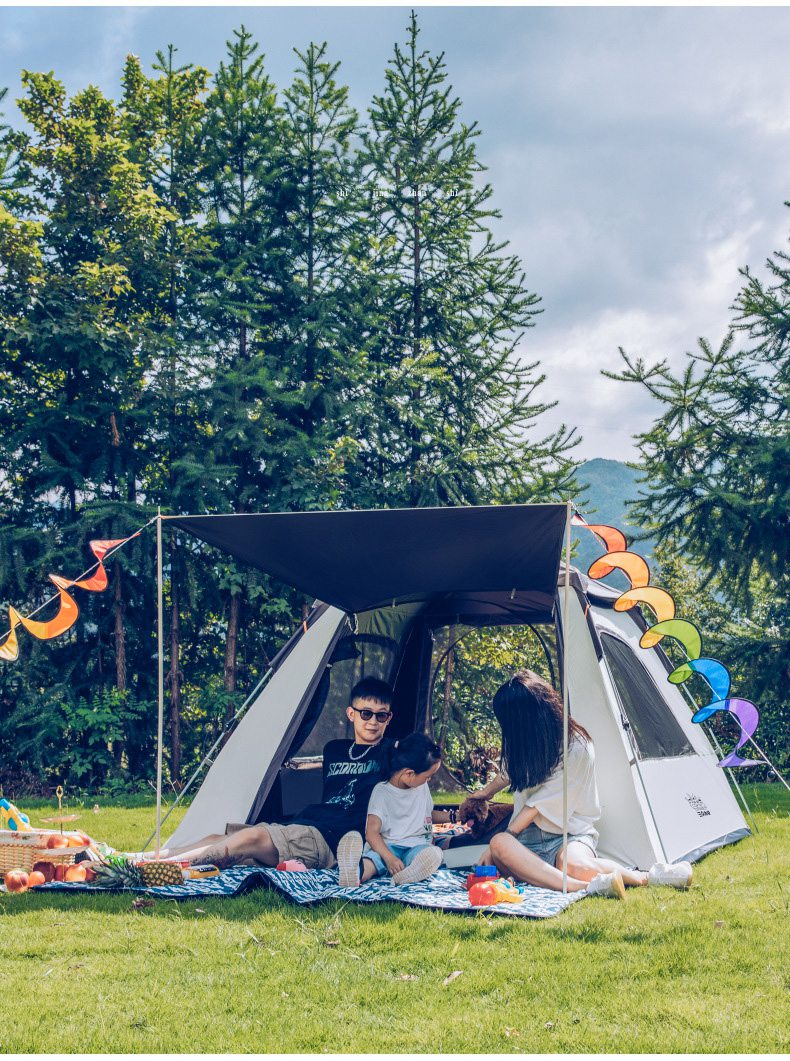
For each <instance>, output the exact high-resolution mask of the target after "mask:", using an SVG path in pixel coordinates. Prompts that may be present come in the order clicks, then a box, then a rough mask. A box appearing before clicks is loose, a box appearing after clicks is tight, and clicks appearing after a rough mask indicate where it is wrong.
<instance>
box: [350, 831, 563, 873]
mask: <svg viewBox="0 0 790 1061" xmlns="http://www.w3.org/2000/svg"><path fill="white" fill-rule="evenodd" d="M560 839H562V838H560ZM387 847H388V848H389V849H390V851H391V852H392V853H393V855H395V857H396V858H399V859H400V860H401V862H402V863H403V865H404V866H408V865H410V864H411V863H412V862H413V861H414V858H415V856H416V855H417V854H418V852H420V851H424V850H425V848H426V847H433V844H417V846H416V847H401V846H400V845H399V844H387ZM362 857H363V858H367V859H369V860H370V861H371V862H372V863H373V865H374V866H375V867H376V876H377V877H386V876H387V875H388V874H389V870H388V869H387V867H386V866H385V864H384V859H383V858H382V857H381V855H380V854H378V852H377V851H374V850H373V848H372V847H371V846H370V845H369V844H365V847H364V848H363V850H362Z"/></svg>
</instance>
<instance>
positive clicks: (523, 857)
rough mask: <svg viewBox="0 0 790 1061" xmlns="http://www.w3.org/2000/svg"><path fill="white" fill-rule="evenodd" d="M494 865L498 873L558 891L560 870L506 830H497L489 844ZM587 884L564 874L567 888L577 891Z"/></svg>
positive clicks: (560, 889)
mask: <svg viewBox="0 0 790 1061" xmlns="http://www.w3.org/2000/svg"><path fill="white" fill-rule="evenodd" d="M489 849H490V851H491V857H492V858H493V860H494V865H495V866H496V867H497V869H498V870H499V872H500V873H502V874H504V875H505V876H508V877H515V878H516V880H520V881H524V882H525V883H526V884H534V885H536V886H537V887H538V888H551V889H552V890H553V891H562V872H561V871H560V870H558V869H557V868H556V866H550V865H549V864H548V862H544V861H543V859H542V858H539V857H538V855H536V854H535V853H534V852H533V851H530V850H529V849H528V848H526V847H524V845H523V844H520V843H519V842H518V840H517V839H516V838H515V836H512V835H511V834H510V833H497V834H496V835H495V836H492V837H491V843H490V844H489ZM586 887H587V881H586V880H578V879H576V878H575V877H573V876H571V874H570V873H569V874H568V891H569V892H580V891H583V890H584V889H585V888H586Z"/></svg>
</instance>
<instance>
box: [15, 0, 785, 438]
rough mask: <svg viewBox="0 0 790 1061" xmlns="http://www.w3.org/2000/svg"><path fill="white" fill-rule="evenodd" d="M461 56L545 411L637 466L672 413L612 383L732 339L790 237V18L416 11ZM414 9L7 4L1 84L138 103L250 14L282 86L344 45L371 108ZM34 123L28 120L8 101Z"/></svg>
mask: <svg viewBox="0 0 790 1061" xmlns="http://www.w3.org/2000/svg"><path fill="white" fill-rule="evenodd" d="M417 11H418V14H419V18H420V24H421V27H422V38H421V39H422V43H423V46H424V47H426V48H428V49H430V50H431V51H444V52H445V61H446V64H447V69H448V73H449V76H450V80H451V82H452V84H453V86H454V88H455V90H456V92H457V94H458V95H459V96H460V98H461V99H462V100H463V103H464V107H463V116H464V118H465V120H467V121H472V120H476V121H477V122H478V123H479V125H480V126H481V129H482V136H481V137H480V139H479V141H478V144H479V154H480V157H481V160H482V161H483V162H484V163H485V164H486V165H487V166H488V170H489V172H488V174H487V177H488V179H489V180H490V182H491V184H492V185H493V188H494V201H495V205H496V206H497V207H498V208H499V209H500V210H501V212H502V220H501V221H500V222H497V223H496V226H495V231H496V234H497V235H498V236H500V237H502V238H507V239H508V240H510V244H511V249H512V250H513V251H514V252H516V253H517V254H518V255H519V256H520V257H521V259H522V261H523V264H524V268H525V272H526V276H527V282H528V285H529V287H530V288H531V290H533V291H536V292H537V293H538V294H540V295H541V296H542V298H543V308H544V313H543V315H542V316H541V317H540V318H539V320H538V324H537V326H536V327H535V328H534V329H532V330H531V331H530V332H528V333H527V336H526V337H525V340H524V343H523V345H522V348H521V351H520V352H521V354H522V356H523V357H525V358H527V359H529V360H535V359H539V360H540V361H541V364H542V369H543V371H545V373H546V377H547V379H546V383H545V384H544V386H543V389H542V397H543V398H544V400H548V399H552V400H554V399H556V400H558V402H559V406H558V408H557V410H556V411H554V412H553V413H552V414H550V415H549V417H548V418H547V420H546V423H547V424H551V425H552V426H553V425H555V424H556V423H559V421H560V420H563V421H565V422H567V423H571V424H575V425H577V426H578V427H579V429H580V431H581V433H582V434H583V435H584V442H583V444H582V445H581V446H580V448H579V451H578V452H579V455H580V456H582V457H586V458H589V457H594V456H602V457H613V458H617V459H628V458H630V457H632V456H634V455H635V450H634V447H633V442H632V435H633V434H634V433H635V432H637V431H639V430H640V429H642V428H643V427H645V426H646V425H647V424H649V422H650V420H651V417H652V415H653V414H654V411H655V410H654V408H653V406H652V404H651V401H650V399H649V398H648V397H647V396H646V395H644V394H642V393H640V392H639V391H638V390H636V389H635V388H632V387H629V386H627V385H625V384H618V383H615V382H612V381H610V380H607V379H605V378H604V377H602V376H601V374H600V370H601V369H602V368H609V369H613V368H617V367H618V365H619V355H618V352H617V350H618V347H619V346H622V347H624V348H625V349H627V350H628V351H629V352H631V353H635V354H640V355H642V356H643V357H645V358H647V359H648V360H655V359H658V358H664V357H666V358H669V359H670V360H671V361H672V362H673V363H675V364H680V363H681V362H682V360H683V355H684V352H685V351H687V350H691V349H693V347H694V345H695V342H696V337H697V336H700V335H704V336H707V337H708V338H709V339H711V340H712V341H713V342H718V341H720V340H721V338H722V337H723V335H724V332H725V330H726V326H727V322H728V320H729V314H728V306H729V305H730V303H731V302H732V299H733V297H734V295H735V294H736V292H737V290H738V286H739V277H738V268H739V267H740V266H744V265H746V264H750V265H751V266H753V267H754V268H757V269H759V268H760V267H761V266H762V263H763V262H764V260H765V258H766V256H767V255H768V254H769V253H771V252H772V251H773V250H775V249H777V248H779V247H785V248H786V244H787V233H788V211H787V208H786V207H785V206H783V202H784V201H785V200H786V199H788V198H790V187H788V180H787V175H788V173H790V79H788V78H787V75H786V69H787V56H788V55H790V9H787V8H624V7H620V8H589V7H587V8H570V7H560V8H513V7H509V8H476V7H459V8H449V7H429V8H419V7H418V8H417ZM407 19H408V9H407V8H403V7H388V8H384V7H353V8H349V7H346V8H340V7H320V8H308V7H290V8H286V7H272V8H266V7H244V8H233V7H224V8H218V7H170V8H163V7H126V8H124V7H116V8H101V7H91V8H84V7H83V8H69V7H57V8H42V7H29V8H14V7H11V8H9V7H0V86H3V85H5V86H8V88H9V97H11V96H15V95H17V94H18V92H19V73H20V70H21V69H23V68H26V69H31V70H50V69H54V70H55V72H56V74H57V75H58V76H59V77H60V78H61V79H62V80H63V81H64V82H65V84H66V87H67V89H68V90H69V91H76V90H77V89H79V88H81V87H84V86H85V85H86V84H88V83H94V84H99V85H100V86H101V87H102V88H103V89H104V90H105V91H106V92H108V93H110V94H114V93H116V92H117V90H118V83H119V75H120V71H121V67H122V62H123V58H124V56H125V55H126V54H127V53H128V52H134V53H135V54H137V55H139V56H140V57H141V58H142V59H143V61H144V62H145V63H147V64H150V61H151V59H152V58H153V55H154V52H155V51H156V49H158V48H164V47H165V46H166V45H167V44H168V43H171V42H172V43H173V44H175V45H176V46H177V47H178V49H179V54H178V58H179V59H180V60H181V61H182V62H187V61H191V62H195V63H201V64H203V65H205V66H207V67H208V68H209V69H215V68H216V65H217V63H218V61H219V59H220V58H221V57H222V55H223V52H224V42H225V40H226V39H227V38H228V37H229V36H230V35H231V33H232V30H233V29H234V28H235V27H238V26H239V25H240V24H241V23H242V22H243V23H244V24H245V25H246V26H247V27H248V28H249V29H250V30H252V31H253V33H254V34H255V36H256V38H257V39H258V40H259V42H260V44H261V48H262V50H263V51H264V52H265V54H266V56H267V65H268V69H269V73H270V75H271V76H272V78H273V79H274V81H275V83H276V84H278V85H279V86H281V87H283V86H285V85H286V84H287V83H288V81H289V80H290V77H291V74H292V71H293V66H294V56H293V53H292V48H293V47H294V46H297V47H300V48H301V47H303V46H304V45H305V44H307V43H308V42H309V41H310V40H317V41H323V40H326V41H328V43H329V53H330V56H332V57H333V58H335V59H339V60H340V61H341V63H342V67H341V74H342V76H343V77H344V78H345V80H346V82H347V84H348V85H349V87H350V89H351V97H352V102H353V103H354V104H355V105H356V106H357V107H358V109H359V110H360V111H362V112H364V110H365V107H366V105H367V103H368V102H369V100H370V98H371V96H372V95H373V94H374V93H377V92H380V91H381V90H382V88H383V84H384V68H385V64H386V62H387V59H388V58H389V56H390V55H391V52H392V46H393V43H394V42H395V41H396V40H403V38H404V33H405V27H406V23H407ZM6 109H7V112H8V114H7V116H10V117H11V118H12V120H13V118H14V107H13V105H11V106H10V107H7V108H6Z"/></svg>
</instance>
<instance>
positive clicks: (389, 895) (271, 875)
mask: <svg viewBox="0 0 790 1061" xmlns="http://www.w3.org/2000/svg"><path fill="white" fill-rule="evenodd" d="M465 881H466V871H459V870H449V869H443V870H439V872H438V873H434V875H433V876H432V877H430V878H429V879H428V880H425V881H420V882H419V883H418V884H402V885H397V884H393V883H392V880H391V878H386V879H384V878H381V877H378V878H374V879H373V880H371V881H367V882H366V883H365V884H362V885H361V886H360V887H359V888H341V887H340V886H339V885H338V882H337V870H336V869H321V870H308V871H307V872H306V873H286V872H284V871H280V870H276V869H264V868H257V867H251V866H234V867H232V868H231V869H226V870H223V871H222V873H220V874H219V876H217V877H205V878H203V879H201V880H190V881H184V883H183V884H171V885H168V886H166V887H162V888H143V887H136V888H129V889H127V890H128V891H131V892H139V893H143V894H145V895H150V896H152V897H155V898H160V899H177V900H180V899H214V898H225V897H230V896H234V895H241V894H242V893H243V892H246V891H250V890H251V889H253V888H260V887H271V888H273V889H275V890H276V891H278V892H281V893H282V894H283V895H285V896H287V898H288V899H290V900H291V901H292V902H294V903H298V904H299V905H300V906H311V905H313V904H315V903H321V902H327V901H328V900H330V899H342V900H343V901H344V902H352V903H380V902H387V901H390V902H398V903H405V904H406V905H407V906H421V907H425V908H426V909H429V910H446V911H448V912H450V913H467V914H468V913H476V912H477V911H478V910H480V909H483V910H485V912H486V913H491V914H505V915H507V916H509V917H532V918H546V917H554V916H555V915H556V914H559V913H561V912H562V911H563V910H565V909H566V907H568V906H570V905H571V903H575V902H577V901H578V900H579V899H582V898H584V896H585V895H586V894H587V892H573V893H572V894H568V895H563V894H562V892H555V891H550V890H549V889H547V888H533V887H529V888H527V894H526V897H525V899H524V901H523V902H521V903H498V904H497V905H496V906H486V907H475V906H472V905H471V904H470V902H469V896H468V893H467V891H466V888H465V887H464V883H465ZM36 891H37V892H38V891H64V892H94V893H96V892H106V891H107V889H106V888H97V887H96V886H95V885H93V884H84V883H74V884H66V883H61V882H53V883H51V884H47V885H42V886H41V887H40V888H37V889H36Z"/></svg>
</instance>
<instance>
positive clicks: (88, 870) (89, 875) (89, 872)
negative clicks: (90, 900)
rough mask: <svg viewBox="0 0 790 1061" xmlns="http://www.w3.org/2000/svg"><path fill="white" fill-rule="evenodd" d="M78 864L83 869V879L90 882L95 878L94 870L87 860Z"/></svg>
mask: <svg viewBox="0 0 790 1061" xmlns="http://www.w3.org/2000/svg"><path fill="white" fill-rule="evenodd" d="M80 865H81V866H82V868H83V869H84V870H85V881H86V882H87V883H88V884H90V882H91V881H94V880H96V870H95V869H94V868H93V866H91V865H90V863H89V862H80Z"/></svg>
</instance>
